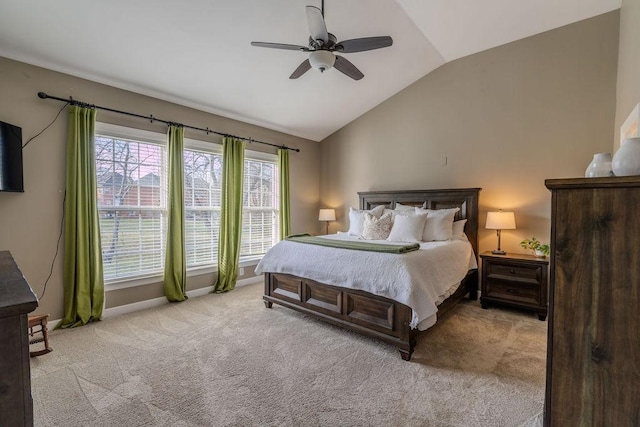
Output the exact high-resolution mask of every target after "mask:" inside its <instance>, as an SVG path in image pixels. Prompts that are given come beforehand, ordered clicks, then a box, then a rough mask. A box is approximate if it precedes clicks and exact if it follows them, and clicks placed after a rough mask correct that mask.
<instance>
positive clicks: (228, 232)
mask: <svg viewBox="0 0 640 427" xmlns="http://www.w3.org/2000/svg"><path fill="white" fill-rule="evenodd" d="M243 181H244V141H242V140H240V139H235V138H231V137H225V138H224V139H223V140H222V200H221V203H220V236H219V237H218V281H217V282H216V284H215V286H214V287H213V292H227V291H230V290H232V289H233V288H235V286H236V280H237V279H238V266H239V263H240V237H241V236H242V184H243Z"/></svg>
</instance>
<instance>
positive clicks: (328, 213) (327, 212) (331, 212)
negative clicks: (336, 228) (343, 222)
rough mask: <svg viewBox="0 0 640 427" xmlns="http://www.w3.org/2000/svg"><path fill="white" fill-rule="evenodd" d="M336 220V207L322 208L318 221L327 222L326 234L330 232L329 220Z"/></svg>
mask: <svg viewBox="0 0 640 427" xmlns="http://www.w3.org/2000/svg"><path fill="white" fill-rule="evenodd" d="M335 220H336V210H335V209H320V214H319V215H318V221H325V222H326V223H327V232H326V233H325V234H329V222H330V221H335Z"/></svg>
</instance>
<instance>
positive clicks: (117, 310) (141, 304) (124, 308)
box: [48, 276, 262, 330]
mask: <svg viewBox="0 0 640 427" xmlns="http://www.w3.org/2000/svg"><path fill="white" fill-rule="evenodd" d="M261 281H262V276H255V277H249V278H246V279H242V280H238V281H237V282H236V288H239V287H242V286H247V285H252V284H254V283H260V282H261ZM212 290H213V286H206V287H204V288H199V289H194V290H192V291H187V296H188V297H189V298H198V297H201V296H203V295H207V294H209V293H211V291H212ZM165 304H169V301H167V299H166V298H165V297H159V298H153V299H148V300H144V301H138V302H133V303H131V304H124V305H119V306H117V307H111V308H107V309H105V310H104V312H103V313H102V320H104V319H106V318H110V317H115V316H119V315H121V314H127V313H133V312H135V311H140V310H145V309H148V308H153V307H160V306H161V305H165ZM61 321H62V319H55V320H51V321H49V322H48V327H49V330H53V329H54V328H55V327H56V326H58V323H60V322H61Z"/></svg>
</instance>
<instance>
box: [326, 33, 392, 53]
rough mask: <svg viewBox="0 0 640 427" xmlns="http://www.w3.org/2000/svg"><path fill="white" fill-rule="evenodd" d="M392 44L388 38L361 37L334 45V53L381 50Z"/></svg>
mask: <svg viewBox="0 0 640 427" xmlns="http://www.w3.org/2000/svg"><path fill="white" fill-rule="evenodd" d="M392 44H393V39H392V38H391V37H389V36H380V37H363V38H361V39H351V40H344V41H341V42H339V43H337V44H336V47H335V48H334V50H335V51H338V52H341V53H354V52H364V51H365V50H373V49H381V48H383V47H389V46H391V45H392Z"/></svg>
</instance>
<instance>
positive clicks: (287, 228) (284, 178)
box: [278, 148, 291, 240]
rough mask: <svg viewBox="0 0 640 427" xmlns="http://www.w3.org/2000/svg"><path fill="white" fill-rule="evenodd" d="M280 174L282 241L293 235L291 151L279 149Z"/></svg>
mask: <svg viewBox="0 0 640 427" xmlns="http://www.w3.org/2000/svg"><path fill="white" fill-rule="evenodd" d="M278 173H279V174H280V207H279V208H280V240H284V238H285V237H287V236H288V235H289V234H291V213H290V206H289V204H290V202H291V199H290V197H289V150H287V149H284V148H278Z"/></svg>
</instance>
